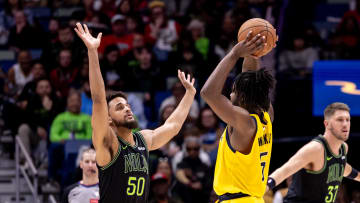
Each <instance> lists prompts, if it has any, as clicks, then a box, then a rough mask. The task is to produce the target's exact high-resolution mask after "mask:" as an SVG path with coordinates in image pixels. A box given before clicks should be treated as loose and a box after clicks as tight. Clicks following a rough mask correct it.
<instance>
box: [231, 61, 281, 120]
mask: <svg viewBox="0 0 360 203" xmlns="http://www.w3.org/2000/svg"><path fill="white" fill-rule="evenodd" d="M274 83H275V79H274V77H273V76H272V75H271V74H270V72H269V71H267V70H265V69H264V68H261V69H260V70H257V71H246V72H242V73H240V74H239V75H238V76H236V78H235V81H234V84H233V89H232V92H231V95H230V98H231V102H232V103H233V104H234V105H237V106H241V107H243V108H245V109H246V110H248V111H249V113H256V114H260V113H261V112H262V111H268V110H269V108H270V96H269V92H270V89H272V88H273V87H274Z"/></svg>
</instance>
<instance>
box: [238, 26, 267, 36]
mask: <svg viewBox="0 0 360 203" xmlns="http://www.w3.org/2000/svg"><path fill="white" fill-rule="evenodd" d="M255 27H264V26H263V25H255V26H251V27H247V28H246V29H244V30H243V31H241V32H240V33H238V37H239V36H240V35H241V34H242V33H243V32H245V31H249V29H251V28H255ZM240 30H241V27H240ZM245 38H246V37H245Z"/></svg>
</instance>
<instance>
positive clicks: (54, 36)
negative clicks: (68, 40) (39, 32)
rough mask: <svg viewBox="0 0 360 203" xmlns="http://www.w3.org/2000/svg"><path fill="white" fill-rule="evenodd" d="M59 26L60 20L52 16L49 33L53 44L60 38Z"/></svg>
mask: <svg viewBox="0 0 360 203" xmlns="http://www.w3.org/2000/svg"><path fill="white" fill-rule="evenodd" d="M59 28H60V24H59V20H58V19H56V18H51V19H50V20H49V25H48V30H49V32H48V33H47V34H48V37H49V40H50V43H51V44H54V43H56V42H57V41H58V40H59V38H58V32H59Z"/></svg>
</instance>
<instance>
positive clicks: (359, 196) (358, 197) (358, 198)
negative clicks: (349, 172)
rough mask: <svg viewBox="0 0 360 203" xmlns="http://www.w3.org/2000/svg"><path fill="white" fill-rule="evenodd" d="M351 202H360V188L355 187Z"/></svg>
mask: <svg viewBox="0 0 360 203" xmlns="http://www.w3.org/2000/svg"><path fill="white" fill-rule="evenodd" d="M351 203H360V190H359V189H355V190H354V191H353V192H352V195H351Z"/></svg>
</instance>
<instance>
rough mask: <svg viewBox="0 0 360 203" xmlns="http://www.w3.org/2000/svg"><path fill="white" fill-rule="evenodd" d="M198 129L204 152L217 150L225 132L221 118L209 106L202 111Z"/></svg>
mask: <svg viewBox="0 0 360 203" xmlns="http://www.w3.org/2000/svg"><path fill="white" fill-rule="evenodd" d="M198 128H199V130H200V138H201V139H202V144H203V149H204V151H206V152H208V153H210V152H211V151H213V150H216V149H217V146H218V144H219V140H220V137H221V135H222V133H223V132H224V127H223V126H222V125H221V123H220V120H219V118H218V117H217V116H216V115H215V113H214V112H213V111H212V109H211V108H209V107H208V106H205V107H204V108H202V109H201V110H200V118H199V119H198Z"/></svg>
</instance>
